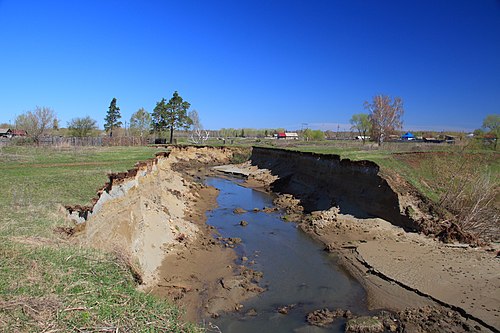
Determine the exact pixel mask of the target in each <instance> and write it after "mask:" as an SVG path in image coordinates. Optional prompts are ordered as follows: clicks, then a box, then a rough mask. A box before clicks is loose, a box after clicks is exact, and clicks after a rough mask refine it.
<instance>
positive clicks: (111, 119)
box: [104, 98, 122, 137]
mask: <svg viewBox="0 0 500 333" xmlns="http://www.w3.org/2000/svg"><path fill="white" fill-rule="evenodd" d="M121 117H122V116H121V114H120V108H119V107H117V106H116V98H113V100H111V103H110V104H109V110H108V113H107V114H106V118H104V121H105V123H104V130H105V131H106V132H109V137H112V136H113V128H115V127H116V128H119V127H120V126H121V125H122V122H121V121H119V119H120V118H121Z"/></svg>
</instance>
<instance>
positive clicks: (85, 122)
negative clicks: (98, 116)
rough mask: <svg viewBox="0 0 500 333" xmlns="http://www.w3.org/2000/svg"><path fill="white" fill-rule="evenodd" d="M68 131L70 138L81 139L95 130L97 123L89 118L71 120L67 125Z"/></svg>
mask: <svg viewBox="0 0 500 333" xmlns="http://www.w3.org/2000/svg"><path fill="white" fill-rule="evenodd" d="M68 129H69V132H70V134H71V135H72V136H76V137H79V138H83V137H87V136H89V135H90V134H91V133H92V131H93V130H96V129H97V122H96V121H95V120H94V119H92V118H90V117H89V116H87V117H84V118H73V119H71V121H70V122H69V123H68Z"/></svg>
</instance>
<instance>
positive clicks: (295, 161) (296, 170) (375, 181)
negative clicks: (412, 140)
mask: <svg viewBox="0 0 500 333" xmlns="http://www.w3.org/2000/svg"><path fill="white" fill-rule="evenodd" d="M251 163H252V165H254V166H257V167H259V168H261V169H268V170H270V172H271V174H272V175H274V176H276V177H277V178H278V180H276V181H275V182H273V183H272V184H271V185H270V190H272V191H274V192H276V193H286V194H291V195H293V196H294V197H295V198H297V199H300V204H301V206H302V207H304V210H305V212H311V211H317V210H326V209H329V208H330V207H338V208H339V209H340V212H341V213H346V214H350V215H353V216H355V217H358V218H366V217H379V218H382V219H384V220H386V221H389V222H390V223H392V224H394V225H396V226H399V227H402V228H404V229H405V230H406V231H417V232H422V233H424V234H426V235H439V237H440V238H441V239H443V240H447V241H454V240H458V241H460V242H468V243H472V242H474V238H473V237H472V236H471V235H469V234H467V233H464V232H462V231H461V230H460V228H458V226H456V225H455V224H453V223H451V222H449V221H443V220H442V219H441V218H440V216H439V215H440V214H439V210H438V209H437V208H436V207H435V206H434V204H433V203H432V202H430V201H429V200H427V199H426V198H425V197H424V196H422V195H421V194H420V193H419V192H418V191H417V190H416V189H415V188H414V187H413V186H411V185H410V184H409V183H408V182H407V181H405V180H404V179H403V178H402V177H401V176H400V175H398V174H396V173H391V174H383V173H382V172H380V168H379V166H378V165H377V164H376V163H374V162H370V161H351V160H349V159H341V158H340V156H339V155H325V154H316V153H307V152H298V151H290V150H285V149H272V148H262V147H254V148H253V150H252V155H251Z"/></svg>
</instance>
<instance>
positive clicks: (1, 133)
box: [0, 128, 12, 138]
mask: <svg viewBox="0 0 500 333" xmlns="http://www.w3.org/2000/svg"><path fill="white" fill-rule="evenodd" d="M10 137H12V131H11V130H10V128H0V138H10Z"/></svg>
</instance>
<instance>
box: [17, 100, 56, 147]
mask: <svg viewBox="0 0 500 333" xmlns="http://www.w3.org/2000/svg"><path fill="white" fill-rule="evenodd" d="M54 119H56V114H55V112H54V110H52V109H51V108H49V107H45V106H42V107H40V106H37V107H35V110H33V111H28V112H26V113H23V114H21V115H19V116H18V117H17V118H16V127H17V128H18V129H23V130H25V131H26V133H27V135H28V137H30V138H31V139H33V142H35V143H36V144H38V143H39V141H40V137H41V136H43V135H44V134H46V133H47V131H48V130H49V129H50V128H51V127H52V126H53V123H54Z"/></svg>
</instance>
